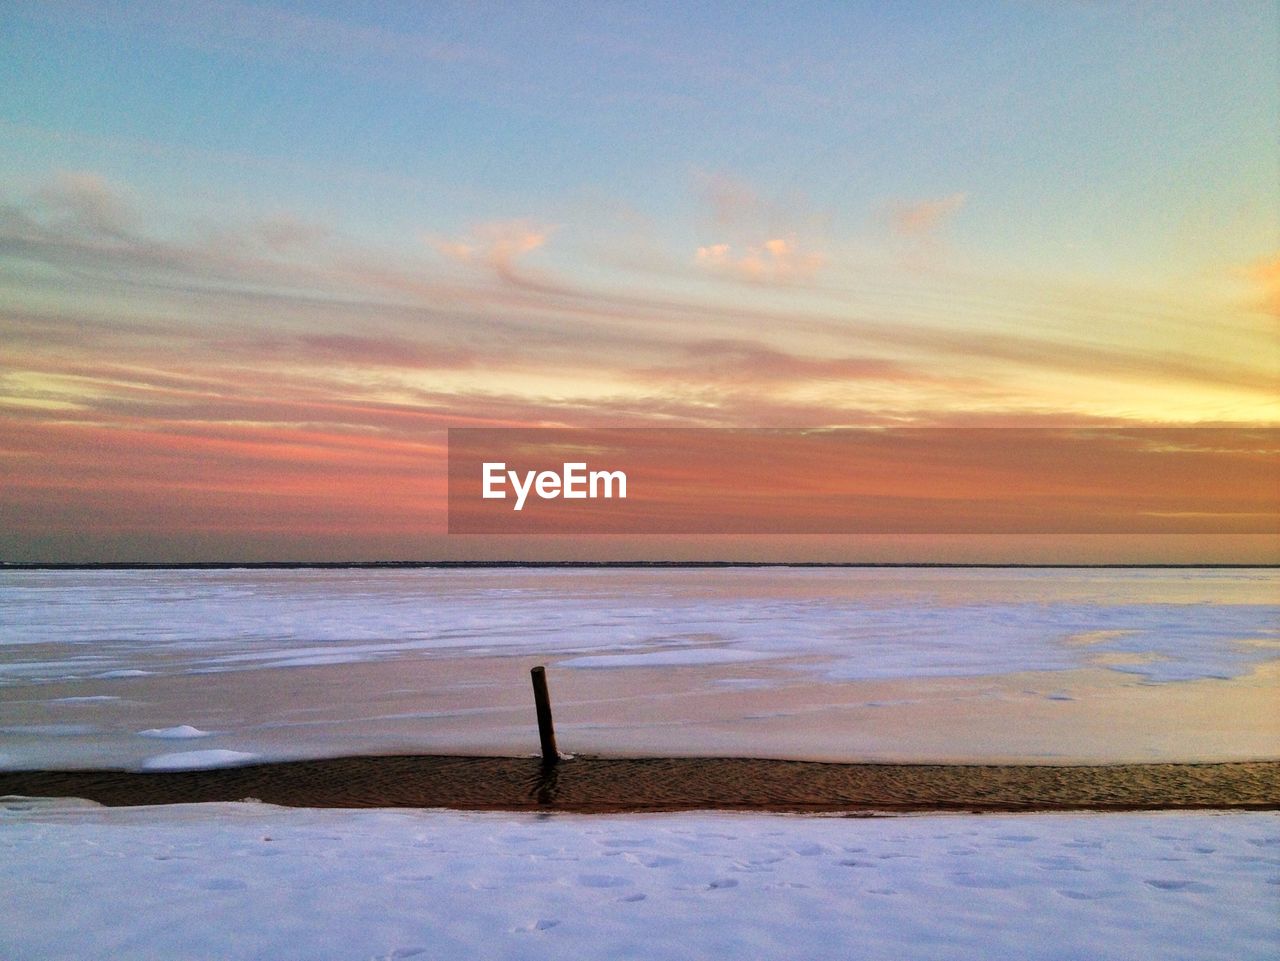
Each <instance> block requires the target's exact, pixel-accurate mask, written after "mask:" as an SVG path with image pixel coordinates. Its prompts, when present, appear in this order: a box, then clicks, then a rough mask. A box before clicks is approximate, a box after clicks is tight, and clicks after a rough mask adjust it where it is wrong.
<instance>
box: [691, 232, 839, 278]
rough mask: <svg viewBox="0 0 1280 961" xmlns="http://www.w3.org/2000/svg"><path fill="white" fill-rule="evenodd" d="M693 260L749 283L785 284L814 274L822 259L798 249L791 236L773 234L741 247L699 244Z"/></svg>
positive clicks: (817, 254)
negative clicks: (761, 241)
mask: <svg viewBox="0 0 1280 961" xmlns="http://www.w3.org/2000/svg"><path fill="white" fill-rule="evenodd" d="M694 260H695V262H696V263H697V264H698V265H699V266H700V267H704V268H706V269H708V270H713V271H717V272H720V273H725V274H729V275H731V276H735V277H739V278H741V279H743V280H748V281H751V282H752V283H772V284H789V283H795V282H797V281H801V280H807V279H808V278H810V277H812V276H813V275H814V274H816V273H817V272H818V271H819V270H820V269H821V268H822V265H823V264H824V263H825V262H826V258H825V257H824V256H823V255H822V254H819V253H813V252H809V251H804V250H801V249H800V248H799V246H798V245H797V243H796V239H795V238H794V237H774V238H771V239H769V240H766V241H765V242H764V243H762V244H759V245H754V246H747V247H745V248H742V249H741V250H738V249H735V248H734V247H733V246H731V245H730V244H709V245H708V246H705V247H699V248H698V251H697V254H696V255H695V257H694Z"/></svg>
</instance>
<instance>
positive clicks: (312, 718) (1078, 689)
mask: <svg viewBox="0 0 1280 961" xmlns="http://www.w3.org/2000/svg"><path fill="white" fill-rule="evenodd" d="M0 638H2V641H0V688H3V696H2V697H0V766H4V767H7V768H27V767H90V766H124V767H132V768H147V769H155V768H175V767H191V766H215V765H218V764H228V763H241V762H244V761H247V760H252V759H255V758H272V759H277V758H299V757H319V756H332V755H340V754H351V753H386V752H402V751H403V752H437V753H469V752H478V753H492V754H517V755H518V754H532V753H535V752H536V751H537V736H536V730H535V727H534V717H533V710H532V704H531V698H530V694H529V684H528V670H529V668H530V667H531V666H533V665H535V664H545V665H547V668H548V672H549V676H550V679H551V687H552V697H553V701H554V703H555V712H556V723H557V733H558V736H559V741H560V746H561V748H562V749H563V750H566V751H570V752H579V753H603V754H608V753H612V754H633V755H635V754H660V755H700V754H701V755H707V754H719V755H747V756H765V757H769V756H772V757H793V758H811V759H830V760H895V761H902V760H905V761H926V760H927V761H973V760H981V761H1027V760H1031V761H1036V760H1040V761H1046V762H1048V761H1064V762H1070V761H1102V762H1105V761H1155V760H1173V761H1190V760H1229V759H1230V760H1237V759H1255V758H1271V757H1276V756H1277V745H1280V712H1278V711H1276V710H1275V705H1276V704H1277V703H1280V698H1278V697H1277V694H1280V667H1278V666H1277V663H1278V660H1280V571H1277V570H1275V569H1264V568H1259V569H1106V568H1080V569H1025V568H995V569H993V568H981V569H978V568H821V569H814V568H754V569H742V568H733V569H671V568H664V569H625V568H624V569H600V568H574V569H510V568H499V569H390V570H388V569H324V570H314V569H297V570H149V571H137V570H124V571H104V570H98V571H15V570H8V571H0Z"/></svg>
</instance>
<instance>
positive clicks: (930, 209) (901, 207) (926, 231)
mask: <svg viewBox="0 0 1280 961" xmlns="http://www.w3.org/2000/svg"><path fill="white" fill-rule="evenodd" d="M968 196H969V195H968V194H965V193H954V194H951V195H949V196H947V197H938V198H936V199H933V200H917V201H915V202H913V203H897V204H893V205H892V206H891V207H890V208H889V226H890V227H891V228H892V229H893V232H894V233H896V234H898V235H899V236H902V237H909V238H915V239H929V238H931V237H933V236H934V235H935V234H936V233H937V232H938V231H939V230H940V229H941V228H942V227H943V226H944V225H945V224H946V223H947V221H948V220H950V219H951V218H952V217H953V216H955V214H956V212H957V211H959V210H960V208H961V207H963V206H964V205H965V202H966V201H967V200H968Z"/></svg>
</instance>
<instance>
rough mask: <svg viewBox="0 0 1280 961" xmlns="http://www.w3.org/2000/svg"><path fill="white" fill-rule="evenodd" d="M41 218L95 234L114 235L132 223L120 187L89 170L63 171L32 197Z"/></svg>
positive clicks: (123, 192) (128, 208) (131, 214)
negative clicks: (84, 229)
mask: <svg viewBox="0 0 1280 961" xmlns="http://www.w3.org/2000/svg"><path fill="white" fill-rule="evenodd" d="M35 201H36V206H37V207H38V208H39V209H40V211H41V213H43V214H44V216H45V218H46V219H48V220H50V221H52V222H55V223H63V224H67V223H70V224H74V225H78V226H80V227H84V228H88V229H90V230H92V231H94V232H96V233H103V234H111V235H118V234H121V233H123V232H124V231H125V230H126V229H128V227H129V226H130V225H131V224H132V222H133V213H132V209H131V207H130V204H129V203H128V202H127V200H126V199H125V191H124V189H123V188H121V187H119V186H116V185H113V184H111V183H109V182H108V181H107V179H106V178H105V177H103V176H102V175H101V174H97V173H93V172H92V171H83V170H82V171H63V172H60V173H58V174H55V175H54V178H53V180H52V181H50V182H49V183H48V184H46V185H45V186H43V187H41V188H40V189H39V190H38V191H36V194H35Z"/></svg>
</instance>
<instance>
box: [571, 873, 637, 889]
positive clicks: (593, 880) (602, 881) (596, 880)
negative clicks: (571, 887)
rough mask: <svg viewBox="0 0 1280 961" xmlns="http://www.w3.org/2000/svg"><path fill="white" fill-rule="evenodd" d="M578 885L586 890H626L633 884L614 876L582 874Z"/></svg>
mask: <svg viewBox="0 0 1280 961" xmlns="http://www.w3.org/2000/svg"><path fill="white" fill-rule="evenodd" d="M578 885H579V886H580V887H584V888H626V887H630V886H631V882H630V881H628V880H627V879H626V878H619V877H615V876H614V875H612V874H580V875H579V876H578Z"/></svg>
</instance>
